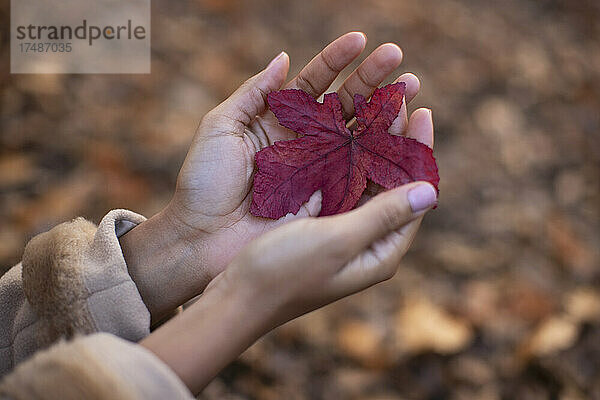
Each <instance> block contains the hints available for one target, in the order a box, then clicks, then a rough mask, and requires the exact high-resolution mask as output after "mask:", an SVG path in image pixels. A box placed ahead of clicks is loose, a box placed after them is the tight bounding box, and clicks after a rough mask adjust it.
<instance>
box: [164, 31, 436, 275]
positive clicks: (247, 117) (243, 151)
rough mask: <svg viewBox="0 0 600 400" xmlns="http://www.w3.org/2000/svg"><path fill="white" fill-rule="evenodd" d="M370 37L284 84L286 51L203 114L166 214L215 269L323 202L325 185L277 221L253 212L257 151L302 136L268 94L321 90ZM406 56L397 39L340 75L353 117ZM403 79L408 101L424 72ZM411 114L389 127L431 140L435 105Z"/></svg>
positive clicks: (340, 46) (326, 53)
mask: <svg viewBox="0 0 600 400" xmlns="http://www.w3.org/2000/svg"><path fill="white" fill-rule="evenodd" d="M365 45H366V36H365V35H364V34H362V33H359V32H350V33H347V34H345V35H343V36H341V37H340V38H338V39H336V40H335V41H333V42H332V43H330V44H329V45H328V46H327V47H325V48H324V49H323V51H321V52H320V53H319V54H317V56H315V57H314V58H313V59H312V60H311V61H310V62H309V63H308V64H307V65H306V66H305V67H304V68H303V69H302V70H301V71H300V73H299V74H298V75H297V76H296V77H295V78H294V79H292V80H291V81H289V82H288V83H287V84H285V85H284V82H285V79H286V76H287V72H288V69H289V58H288V56H287V54H286V53H281V54H280V55H278V56H277V57H276V58H275V59H273V61H271V63H270V64H269V65H268V66H267V67H266V68H265V69H264V70H263V71H261V72H260V73H259V74H257V75H255V76H254V77H252V78H250V79H249V80H248V81H246V82H245V83H244V84H243V85H242V86H241V87H240V88H239V89H238V90H237V91H236V92H235V93H233V94H232V95H231V96H230V97H229V98H228V99H226V100H225V101H224V102H223V103H221V104H220V105H218V106H217V107H216V108H215V109H213V110H212V111H210V112H209V113H207V114H206V115H205V116H204V118H203V119H202V122H201V123H200V126H199V128H198V131H197V133H196V135H195V137H194V139H193V143H192V146H191V147H190V150H189V152H188V154H187V157H186V159H185V162H184V164H183V167H182V168H181V171H180V173H179V176H178V179H177V189H176V192H175V195H174V197H173V199H172V201H171V202H170V204H169V206H168V207H167V208H166V209H165V210H164V213H163V214H164V215H166V216H168V217H169V219H170V220H171V221H172V222H173V224H175V225H177V226H179V230H180V232H181V233H183V234H185V236H187V237H188V239H189V240H188V243H190V245H192V246H196V247H197V250H198V251H199V252H200V253H201V254H202V257H201V259H202V260H203V262H204V263H205V264H206V266H207V267H208V268H209V269H210V274H212V276H215V275H216V274H218V273H219V272H220V271H222V270H223V269H224V268H225V266H226V265H227V264H228V263H229V262H230V261H231V260H232V259H233V257H234V256H235V255H236V254H237V253H238V252H239V250H241V248H243V247H244V246H245V245H246V244H247V243H248V242H249V241H250V240H252V239H253V238H255V237H257V236H259V235H260V234H262V233H264V232H266V231H269V230H271V229H273V228H275V227H277V226H279V225H281V224H282V223H283V222H287V221H290V220H293V219H296V218H299V217H305V216H314V215H316V214H318V213H319V210H320V193H319V192H317V193H315V194H314V195H313V196H312V197H311V199H310V200H309V201H308V203H306V204H305V205H304V206H303V207H302V208H301V209H300V211H299V212H298V213H297V214H296V215H291V214H290V215H287V216H285V217H283V218H281V219H280V220H277V221H274V220H268V219H265V218H259V217H255V216H253V215H251V214H250V213H249V212H248V210H249V207H250V203H251V199H252V195H251V189H252V177H253V173H254V154H255V153H256V152H257V151H258V150H260V149H262V148H264V147H266V146H269V145H271V144H272V143H273V142H275V141H277V140H286V139H293V138H295V137H296V134H295V133H294V132H292V131H290V130H288V129H287V128H284V127H282V126H281V125H279V123H278V122H277V119H276V118H275V116H274V115H273V113H271V112H270V111H268V106H267V103H266V96H267V94H268V93H269V92H271V91H274V90H279V89H282V88H299V89H302V90H304V91H306V92H308V93H309V94H311V95H313V96H314V97H315V98H317V97H319V96H320V95H321V94H323V92H325V90H327V88H328V87H329V86H330V85H331V84H332V82H333V81H334V80H335V79H336V78H337V77H338V75H339V73H340V72H341V71H342V70H343V69H344V68H345V67H346V66H348V65H349V64H350V63H351V62H352V61H353V60H354V59H356V58H357V57H358V56H359V55H360V54H361V53H362V51H363V50H364V48H365ZM401 61H402V51H401V50H400V48H399V47H398V46H396V45H395V44H391V43H387V44H383V45H381V46H379V47H378V48H377V49H375V50H374V51H373V52H372V53H371V54H370V55H369V56H368V57H367V58H366V59H365V60H364V61H363V62H362V63H361V64H360V65H359V66H358V67H357V68H356V69H355V70H354V71H353V72H352V73H351V74H350V75H349V76H348V78H347V79H346V80H345V81H344V82H343V83H342V85H341V86H340V87H339V89H338V90H337V92H338V95H339V97H340V100H341V102H342V106H343V110H344V114H345V117H346V118H347V119H348V120H349V121H350V123H351V120H352V117H353V112H354V109H353V96H354V95H355V94H361V95H363V96H365V97H369V96H370V95H371V94H372V92H373V90H374V89H375V88H376V87H377V86H378V85H379V84H380V83H381V82H382V81H383V80H384V79H386V78H387V77H388V75H389V74H390V73H392V72H393V71H394V70H395V69H396V68H397V67H398V66H399V64H400V63H401ZM397 81H403V82H406V84H407V92H406V102H410V100H412V98H414V96H415V95H416V94H417V92H418V90H419V81H418V79H417V78H416V77H415V76H414V75H412V74H404V75H401V76H400V77H398V78H397ZM407 115H408V114H407V110H406V106H405V105H404V106H403V108H402V110H401V111H400V113H399V116H398V118H397V120H396V121H395V122H394V124H393V125H392V127H391V128H390V133H391V134H398V135H407V136H410V137H413V138H415V139H417V140H420V141H421V142H423V143H426V144H428V145H430V146H431V145H432V143H433V124H432V120H431V112H430V111H429V110H427V109H419V110H416V111H415V112H414V113H413V114H412V115H411V117H410V120H409V119H408V117H407ZM367 192H369V189H368V190H367Z"/></svg>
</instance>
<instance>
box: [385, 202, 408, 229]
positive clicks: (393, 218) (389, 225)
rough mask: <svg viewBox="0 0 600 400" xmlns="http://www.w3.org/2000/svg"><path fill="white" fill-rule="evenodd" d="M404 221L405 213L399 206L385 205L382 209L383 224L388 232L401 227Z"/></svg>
mask: <svg viewBox="0 0 600 400" xmlns="http://www.w3.org/2000/svg"><path fill="white" fill-rule="evenodd" d="M403 220H404V213H403V212H402V210H401V208H400V206H399V205H398V204H390V203H388V204H385V205H383V206H382V207H381V223H382V224H383V226H384V227H385V228H386V229H388V230H393V229H396V228H397V227H399V226H400V225H401V224H402V222H403Z"/></svg>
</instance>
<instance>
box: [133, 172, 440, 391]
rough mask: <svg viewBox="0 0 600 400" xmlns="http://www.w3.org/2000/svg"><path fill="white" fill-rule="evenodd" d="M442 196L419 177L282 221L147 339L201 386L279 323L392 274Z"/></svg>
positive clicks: (182, 375)
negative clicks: (336, 210)
mask: <svg viewBox="0 0 600 400" xmlns="http://www.w3.org/2000/svg"><path fill="white" fill-rule="evenodd" d="M436 201H437V194H436V190H435V189H434V188H433V186H431V185H430V184H429V183H425V182H414V183H411V184H407V185H404V186H401V187H398V188H396V189H392V190H389V191H387V192H384V193H380V194H378V195H377V196H375V197H374V198H372V199H371V200H369V201H368V202H367V203H366V204H364V205H363V206H361V207H359V208H357V209H355V210H353V211H350V212H348V213H345V214H340V215H335V216H329V217H321V218H311V217H309V218H302V219H298V220H296V221H292V222H290V223H288V224H285V225H283V226H280V227H278V228H276V229H274V230H272V231H270V232H268V233H266V234H264V235H263V236H261V237H259V238H258V239H255V240H254V241H253V242H251V243H250V244H249V245H248V246H247V247H246V248H245V249H244V250H242V252H240V254H239V255H238V256H237V257H236V258H235V259H234V260H233V261H232V263H231V264H230V265H229V266H228V267H227V268H226V269H225V271H223V272H222V273H221V274H220V275H219V276H217V277H216V278H215V279H214V280H213V281H212V282H211V283H210V284H209V286H208V287H207V289H206V291H205V293H204V294H203V296H202V298H201V299H200V300H199V301H198V302H196V303H195V304H193V305H192V306H190V307H189V308H188V309H187V310H186V311H184V312H183V313H182V314H181V315H179V316H177V317H175V318H174V319H173V320H171V321H169V322H168V323H166V324H165V325H164V326H163V327H161V328H159V329H158V330H157V331H155V332H154V333H152V334H151V335H150V336H149V337H147V338H146V339H144V341H143V342H142V344H143V345H144V346H146V347H147V348H148V349H150V350H151V351H153V352H154V353H155V354H156V355H157V356H158V357H160V358H161V359H162V360H163V361H165V362H166V363H167V365H169V366H170V367H171V368H172V369H173V370H174V371H175V372H176V373H177V374H178V375H179V377H180V378H181V379H182V380H183V381H184V382H185V383H186V384H187V385H188V387H189V388H190V389H191V390H192V391H193V392H194V393H197V392H199V391H200V390H201V389H202V388H203V387H204V386H205V385H206V384H207V383H208V382H209V381H210V379H212V377H214V376H215V375H216V374H217V373H218V372H219V371H220V370H221V369H222V368H223V367H225V366H226V365H227V364H228V363H229V362H231V361H233V359H235V358H236V357H237V356H239V354H241V352H242V351H244V349H245V348H246V347H248V346H249V345H250V344H252V342H254V341H255V340H257V339H258V338H259V337H260V336H262V335H264V334H265V333H267V332H268V331H269V330H271V329H273V328H274V327H276V326H278V325H281V324H283V323H285V322H287V321H289V320H291V319H293V318H296V317H298V316H300V315H302V314H305V313H307V312H309V311H312V310H314V309H316V308H319V307H322V306H324V305H326V304H328V303H331V302H333V301H335V300H338V299H340V298H342V297H344V296H348V295H350V294H352V293H355V292H358V291H360V290H363V289H365V288H367V287H369V286H371V285H374V284H376V283H378V282H381V281H384V280H386V279H389V278H391V277H392V276H393V275H394V274H395V272H396V270H397V269H398V267H399V263H400V260H401V258H402V257H403V255H404V254H405V252H406V250H407V249H408V248H409V246H410V244H411V243H412V240H413V238H414V236H415V234H416V232H417V230H418V228H419V224H420V222H421V219H422V216H423V214H424V213H425V212H426V211H428V210H429V209H430V208H431V207H433V206H434V205H435V203H436Z"/></svg>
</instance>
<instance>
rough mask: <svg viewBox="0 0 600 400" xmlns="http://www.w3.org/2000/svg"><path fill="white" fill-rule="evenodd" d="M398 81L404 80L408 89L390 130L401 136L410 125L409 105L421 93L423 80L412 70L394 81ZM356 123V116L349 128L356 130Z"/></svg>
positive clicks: (350, 122) (349, 123)
mask: <svg viewBox="0 0 600 400" xmlns="http://www.w3.org/2000/svg"><path fill="white" fill-rule="evenodd" d="M396 82H404V83H405V84H406V91H405V93H404V101H403V102H402V107H401V108H400V112H399V113H398V117H397V118H396V119H395V120H394V122H393V123H392V125H391V126H390V129H389V132H390V134H392V135H398V136H400V135H403V134H404V133H405V130H406V127H407V126H408V113H407V105H408V103H410V102H411V101H412V100H413V99H414V98H415V97H416V96H417V94H418V93H419V89H420V88H421V82H419V78H417V77H416V76H415V75H414V74H411V73H410V72H407V73H405V74H402V75H400V76H399V77H398V78H396V80H395V81H394V83H396ZM355 125H356V118H352V120H350V121H349V122H348V124H347V126H348V129H350V130H354V129H355Z"/></svg>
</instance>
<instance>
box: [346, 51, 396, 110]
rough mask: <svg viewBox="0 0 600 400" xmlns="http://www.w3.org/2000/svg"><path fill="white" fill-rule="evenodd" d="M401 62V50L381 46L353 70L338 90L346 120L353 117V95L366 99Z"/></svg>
mask: <svg viewBox="0 0 600 400" xmlns="http://www.w3.org/2000/svg"><path fill="white" fill-rule="evenodd" d="M401 62H402V50H400V47H398V46H397V45H395V44H393V43H386V44H382V45H381V46H379V47H378V48H376V49H375V50H373V52H372V53H371V54H370V55H369V56H368V57H367V58H366V59H365V60H364V61H363V62H362V63H361V64H360V65H359V66H358V68H356V70H354V72H353V73H352V74H350V76H349V77H348V78H347V79H346V80H345V81H344V83H342V86H340V88H339V89H338V91H337V92H338V95H339V97H340V101H341V103H342V107H343V111H344V117H345V118H346V119H348V118H350V117H352V115H354V95H355V94H361V95H363V96H365V97H366V98H368V97H369V96H371V94H372V93H373V91H374V90H375V88H376V87H377V86H379V84H380V83H381V82H382V81H383V80H384V79H385V78H386V77H387V76H388V75H389V74H390V73H392V71H394V70H395V69H396V68H397V67H398V66H399V65H400V63H401Z"/></svg>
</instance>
